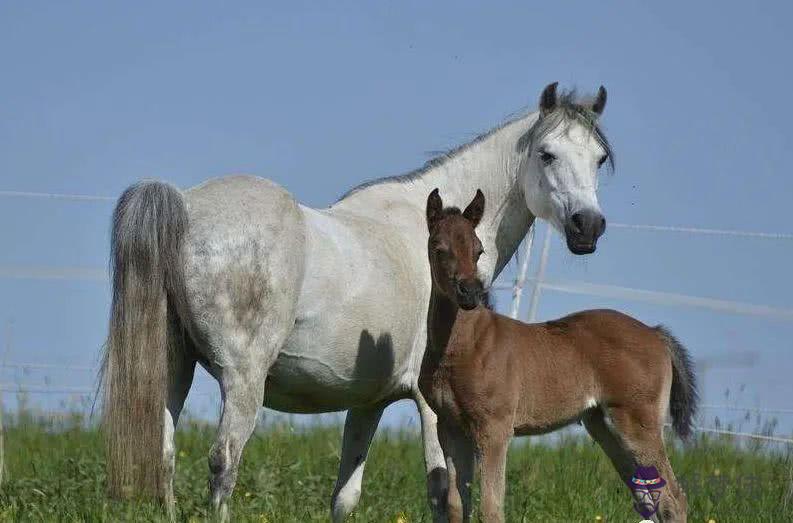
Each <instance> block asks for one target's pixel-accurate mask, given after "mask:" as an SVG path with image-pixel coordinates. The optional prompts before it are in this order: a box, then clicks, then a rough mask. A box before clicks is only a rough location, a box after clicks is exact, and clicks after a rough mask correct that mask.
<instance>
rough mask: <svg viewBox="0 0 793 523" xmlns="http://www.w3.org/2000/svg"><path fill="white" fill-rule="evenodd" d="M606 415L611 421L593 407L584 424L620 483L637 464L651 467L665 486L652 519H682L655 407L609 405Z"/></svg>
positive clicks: (681, 500)
mask: <svg viewBox="0 0 793 523" xmlns="http://www.w3.org/2000/svg"><path fill="white" fill-rule="evenodd" d="M608 417H609V419H610V421H611V423H608V422H607V421H606V419H605V416H604V414H603V412H602V411H600V410H594V411H592V412H591V413H590V414H588V415H587V416H586V417H585V418H584V425H585V426H586V428H587V430H588V431H589V433H590V435H592V437H593V438H594V439H595V440H596V441H597V442H598V443H599V444H600V446H601V447H602V448H603V450H604V452H605V453H606V454H607V455H608V457H609V458H610V459H611V461H612V463H613V464H614V468H616V469H617V472H618V473H619V475H620V477H621V478H622V480H623V482H626V484H627V483H629V482H630V480H631V477H632V475H633V473H634V471H635V470H636V468H637V467H638V466H643V467H649V466H653V467H655V468H656V469H658V473H659V474H660V475H661V477H662V478H663V479H664V480H666V486H665V487H664V488H662V489H661V497H660V499H659V501H658V512H657V514H656V515H654V516H653V518H654V519H655V520H657V521H661V522H664V523H668V522H675V523H677V522H685V521H686V510H687V503H686V496H685V493H684V492H683V489H682V488H680V485H679V484H678V483H677V479H676V478H675V474H674V472H673V471H672V466H671V465H670V463H669V458H668V457H667V455H666V450H665V449H664V440H663V418H662V417H661V416H660V415H659V414H658V409H656V408H655V407H653V406H650V405H646V406H642V407H638V408H636V407H633V408H628V407H621V408H611V409H609V412H608ZM634 496H639V494H636V493H634ZM637 501H638V499H637Z"/></svg>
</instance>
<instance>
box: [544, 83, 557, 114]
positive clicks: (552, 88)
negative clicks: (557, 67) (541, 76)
mask: <svg viewBox="0 0 793 523" xmlns="http://www.w3.org/2000/svg"><path fill="white" fill-rule="evenodd" d="M558 85H559V82H554V83H552V84H548V86H547V87H546V88H545V89H543V90H542V94H541V95H540V114H541V115H543V116H545V115H546V114H548V113H550V112H552V111H553V110H554V109H556V104H557V99H556V87H557V86H558Z"/></svg>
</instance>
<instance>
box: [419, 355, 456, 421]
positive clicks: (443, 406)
mask: <svg viewBox="0 0 793 523" xmlns="http://www.w3.org/2000/svg"><path fill="white" fill-rule="evenodd" d="M457 378H458V376H457V375H456V370H455V365H454V364H453V363H452V362H450V361H448V360H444V359H442V360H435V361H433V358H432V357H430V358H427V359H425V361H424V365H423V366H422V370H421V375H420V377H419V389H420V390H421V393H422V395H423V396H424V398H425V399H426V400H427V403H429V405H430V407H431V408H432V410H433V411H434V412H435V413H436V414H437V415H438V416H439V417H441V418H445V419H453V420H459V419H460V416H461V414H462V411H463V410H464V409H465V405H463V404H461V403H460V398H459V394H458V391H457V390H456V387H455V381H456V380H457Z"/></svg>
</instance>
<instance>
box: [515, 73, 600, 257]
mask: <svg viewBox="0 0 793 523" xmlns="http://www.w3.org/2000/svg"><path fill="white" fill-rule="evenodd" d="M556 86H557V84H556V83H552V84H550V85H549V86H548V87H546V88H545V90H544V91H543V92H542V95H541V96H540V114H539V118H538V119H537V121H536V122H535V123H534V125H532V127H531V129H529V131H528V132H527V133H526V134H525V135H524V136H523V137H522V138H521V139H520V141H519V142H518V148H519V149H521V150H524V151H525V152H526V153H528V161H527V162H526V163H525V168H524V173H523V176H522V179H523V193H524V195H525V196H526V205H527V206H528V208H529V210H530V211H531V213H532V214H534V216H537V217H539V218H542V219H544V220H546V221H548V222H549V223H551V224H552V225H553V227H554V228H556V230H558V231H559V232H560V233H564V235H565V238H566V239H567V247H568V248H569V249H570V251H571V252H573V253H574V254H590V253H592V252H595V248H596V246H597V240H598V238H599V237H600V236H601V235H602V234H603V232H604V231H605V230H606V219H605V218H604V216H603V213H602V212H601V210H600V206H599V205H598V200H597V187H598V171H599V170H600V167H601V166H603V164H605V163H607V162H608V163H609V165H610V166H611V167H613V165H614V163H613V162H614V160H613V153H612V151H611V148H610V147H609V143H608V140H607V139H606V137H605V135H604V134H603V133H602V132H601V130H600V127H599V126H598V118H599V117H600V115H601V114H602V113H603V109H604V108H605V107H606V89H605V88H604V87H603V86H601V87H600V89H599V90H598V93H597V96H595V98H594V99H592V100H576V99H575V96H574V93H572V92H570V93H563V94H562V95H557V93H556Z"/></svg>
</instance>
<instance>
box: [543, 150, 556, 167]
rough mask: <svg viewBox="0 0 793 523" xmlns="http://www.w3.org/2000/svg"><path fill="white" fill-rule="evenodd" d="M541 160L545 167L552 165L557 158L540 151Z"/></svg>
mask: <svg viewBox="0 0 793 523" xmlns="http://www.w3.org/2000/svg"><path fill="white" fill-rule="evenodd" d="M540 160H541V161H542V163H544V164H545V165H551V164H552V163H553V161H554V160H556V156H554V155H553V154H551V153H549V152H548V151H540Z"/></svg>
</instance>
